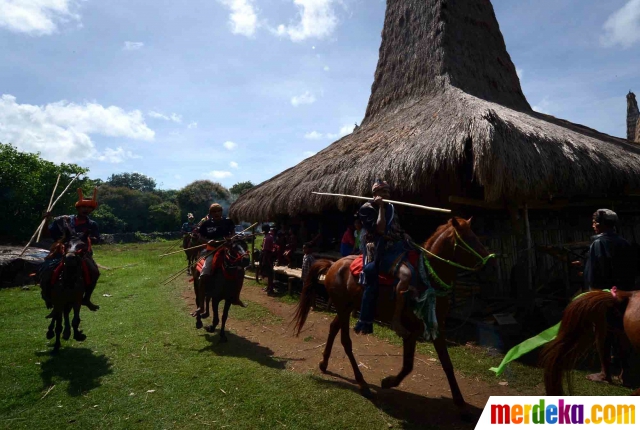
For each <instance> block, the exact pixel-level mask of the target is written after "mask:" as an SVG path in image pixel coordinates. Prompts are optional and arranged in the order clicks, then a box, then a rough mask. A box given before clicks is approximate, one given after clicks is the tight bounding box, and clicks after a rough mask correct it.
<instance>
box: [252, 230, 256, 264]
mask: <svg viewBox="0 0 640 430" xmlns="http://www.w3.org/2000/svg"><path fill="white" fill-rule="evenodd" d="M255 244H256V228H255V227H253V228H252V229H251V266H252V267H253V270H256V261H255V258H254V257H253V256H254V255H255V250H254V247H255Z"/></svg>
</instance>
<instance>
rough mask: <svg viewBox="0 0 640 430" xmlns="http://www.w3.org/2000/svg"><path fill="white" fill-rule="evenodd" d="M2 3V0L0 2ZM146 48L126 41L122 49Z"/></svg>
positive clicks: (141, 43) (140, 44)
mask: <svg viewBox="0 0 640 430" xmlns="http://www.w3.org/2000/svg"><path fill="white" fill-rule="evenodd" d="M0 1H2V0H0ZM143 46H144V43H143V42H129V41H126V42H124V46H123V47H122V49H124V50H125V51H137V50H139V49H142V47H143Z"/></svg>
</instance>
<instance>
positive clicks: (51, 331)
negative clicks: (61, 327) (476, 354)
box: [47, 316, 56, 339]
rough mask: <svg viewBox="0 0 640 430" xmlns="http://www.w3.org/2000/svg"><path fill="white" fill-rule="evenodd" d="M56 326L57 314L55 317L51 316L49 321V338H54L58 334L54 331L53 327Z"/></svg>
mask: <svg viewBox="0 0 640 430" xmlns="http://www.w3.org/2000/svg"><path fill="white" fill-rule="evenodd" d="M55 326H56V319H55V316H54V318H51V322H50V323H49V329H48V330H47V339H53V337H54V336H55V335H56V334H55V333H54V332H53V328H54V327H55Z"/></svg>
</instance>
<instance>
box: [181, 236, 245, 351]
mask: <svg viewBox="0 0 640 430" xmlns="http://www.w3.org/2000/svg"><path fill="white" fill-rule="evenodd" d="M217 252H220V253H223V254H224V255H223V261H222V266H223V267H220V268H214V269H213V270H214V271H213V274H212V275H207V276H202V275H201V274H200V273H199V272H198V270H197V269H196V270H194V288H195V291H196V305H197V306H198V309H197V310H196V311H195V312H194V313H192V315H193V316H195V317H196V328H198V329H200V328H202V326H203V324H202V320H203V319H205V318H208V317H209V304H210V303H211V302H212V301H213V304H212V307H213V324H211V325H209V326H205V327H204V329H205V330H206V331H207V332H209V333H213V332H214V331H215V330H216V327H217V326H218V323H220V318H219V317H218V307H219V305H220V302H221V301H222V300H224V309H223V311H222V325H221V326H220V342H226V341H227V336H226V334H225V330H224V329H225V325H226V322H227V318H228V317H229V308H230V307H231V304H232V303H233V302H234V301H235V300H237V298H238V294H239V289H242V283H243V281H244V271H245V268H246V267H247V266H249V264H250V263H251V259H250V258H249V253H248V252H247V244H246V242H245V241H244V240H243V239H234V240H232V241H231V242H230V243H228V244H225V245H224V246H223V248H222V249H220V250H219V251H217ZM203 310H204V313H203V312H202V311H203Z"/></svg>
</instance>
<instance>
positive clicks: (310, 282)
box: [295, 218, 490, 408]
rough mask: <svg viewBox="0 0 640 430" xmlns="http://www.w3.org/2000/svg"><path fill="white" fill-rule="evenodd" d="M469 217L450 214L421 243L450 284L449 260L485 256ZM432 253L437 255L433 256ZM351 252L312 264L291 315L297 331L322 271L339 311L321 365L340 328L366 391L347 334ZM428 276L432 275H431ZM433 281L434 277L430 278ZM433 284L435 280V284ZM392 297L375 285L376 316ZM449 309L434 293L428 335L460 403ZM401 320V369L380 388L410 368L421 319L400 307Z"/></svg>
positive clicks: (356, 299)
mask: <svg viewBox="0 0 640 430" xmlns="http://www.w3.org/2000/svg"><path fill="white" fill-rule="evenodd" d="M470 222H471V220H468V221H466V220H464V219H461V218H453V219H451V220H449V222H447V223H446V224H444V225H442V226H440V227H439V228H438V229H437V230H436V232H435V233H434V234H433V236H431V237H430V238H429V239H428V240H427V242H426V243H425V244H424V248H425V249H426V250H427V251H429V252H430V253H431V254H432V255H431V256H430V257H429V263H430V265H431V267H432V268H433V270H434V272H435V273H436V274H437V276H438V277H439V278H440V280H441V282H442V283H444V284H446V285H451V283H452V282H453V281H454V279H455V275H456V271H455V268H454V266H453V265H454V264H456V263H457V264H458V265H460V266H465V267H466V268H468V269H469V270H479V269H480V268H482V267H483V266H484V264H485V263H486V262H487V261H488V259H489V258H490V256H489V253H488V252H487V250H486V249H485V247H484V246H483V245H482V244H481V243H480V240H479V239H478V237H477V236H476V235H475V234H474V233H473V231H471V227H470ZM433 255H435V256H437V257H434V256H433ZM354 258H356V257H355V256H349V257H345V258H342V259H341V260H338V261H337V262H335V263H333V262H331V261H329V260H319V261H317V262H316V263H314V264H313V265H312V266H311V270H310V273H309V275H308V278H307V279H306V280H305V285H304V287H303V290H302V295H301V297H300V303H299V304H298V309H297V311H296V315H295V321H296V326H295V330H296V331H297V334H298V335H299V334H300V331H301V330H302V327H303V326H304V323H305V322H306V319H307V316H308V314H309V310H310V309H311V306H312V304H313V299H314V296H315V293H316V289H317V288H318V282H317V280H318V276H319V275H321V274H322V273H326V277H325V280H324V286H325V288H326V290H327V292H328V294H329V297H330V298H331V300H332V301H333V305H334V306H335V307H336V310H337V312H338V315H337V316H336V317H335V318H334V319H333V321H332V322H331V326H330V329H329V337H328V339H327V344H326V346H325V349H324V353H323V355H322V356H323V358H322V361H321V362H320V370H321V371H322V372H326V371H327V366H328V364H329V356H330V355H331V348H332V347H333V341H334V339H335V337H336V335H337V334H338V332H339V331H341V332H342V337H341V340H342V346H343V348H344V351H345V353H346V354H347V357H348V358H349V361H350V362H351V366H352V367H353V373H354V374H355V378H356V381H357V383H358V385H359V387H360V392H361V393H362V394H363V395H364V396H365V397H370V396H371V391H370V390H369V385H368V384H367V382H366V381H365V380H364V378H363V376H362V373H361V372H360V369H359V367H358V362H357V361H356V359H355V357H354V356H353V352H352V349H351V338H350V337H349V316H350V315H351V312H352V311H353V310H354V309H359V307H360V303H361V301H362V292H363V288H362V285H360V284H359V283H358V280H357V279H356V278H355V277H354V276H353V275H352V274H351V271H350V269H349V267H350V266H351V263H352V262H353V260H354ZM431 278H433V277H431ZM431 282H433V283H434V285H435V280H433V279H432V280H431ZM436 287H437V285H436ZM394 307H395V299H394V296H393V292H392V288H391V287H384V286H382V285H381V286H380V295H379V298H378V307H377V317H378V318H379V319H381V320H383V321H390V320H391V317H392V316H393V312H394ZM448 312H449V297H448V295H443V296H439V297H437V299H436V319H437V322H438V326H439V334H438V336H437V337H436V339H435V340H434V341H433V344H434V346H435V349H436V351H437V352H438V357H439V358H440V362H441V363H442V368H443V369H444V371H445V373H446V375H447V379H448V380H449V386H450V387H451V393H452V395H453V401H454V403H455V404H456V405H457V406H459V407H460V408H463V407H464V406H465V405H466V404H465V401H464V399H463V397H462V393H461V392H460V389H459V388H458V383H457V382H456V378H455V375H454V373H453V364H452V363H451V359H450V358H449V352H448V351H447V345H446V341H445V337H444V326H445V318H446V316H447V313H448ZM401 322H402V325H403V326H404V327H405V328H406V329H407V330H408V331H409V335H408V336H406V337H404V338H403V354H404V358H403V363H402V370H401V371H400V373H399V374H398V375H396V376H389V377H386V378H384V379H383V380H382V384H381V385H382V388H393V387H397V386H398V385H400V383H401V382H402V380H403V379H404V378H405V377H406V376H407V375H408V374H409V373H411V371H412V370H413V361H414V355H415V349H416V342H417V340H418V338H419V337H420V335H422V334H423V333H424V323H423V322H422V320H420V319H419V318H418V317H417V316H416V315H415V314H414V313H413V312H412V311H411V310H410V309H409V307H408V306H407V307H405V309H404V311H403V315H402V320H401Z"/></svg>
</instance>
